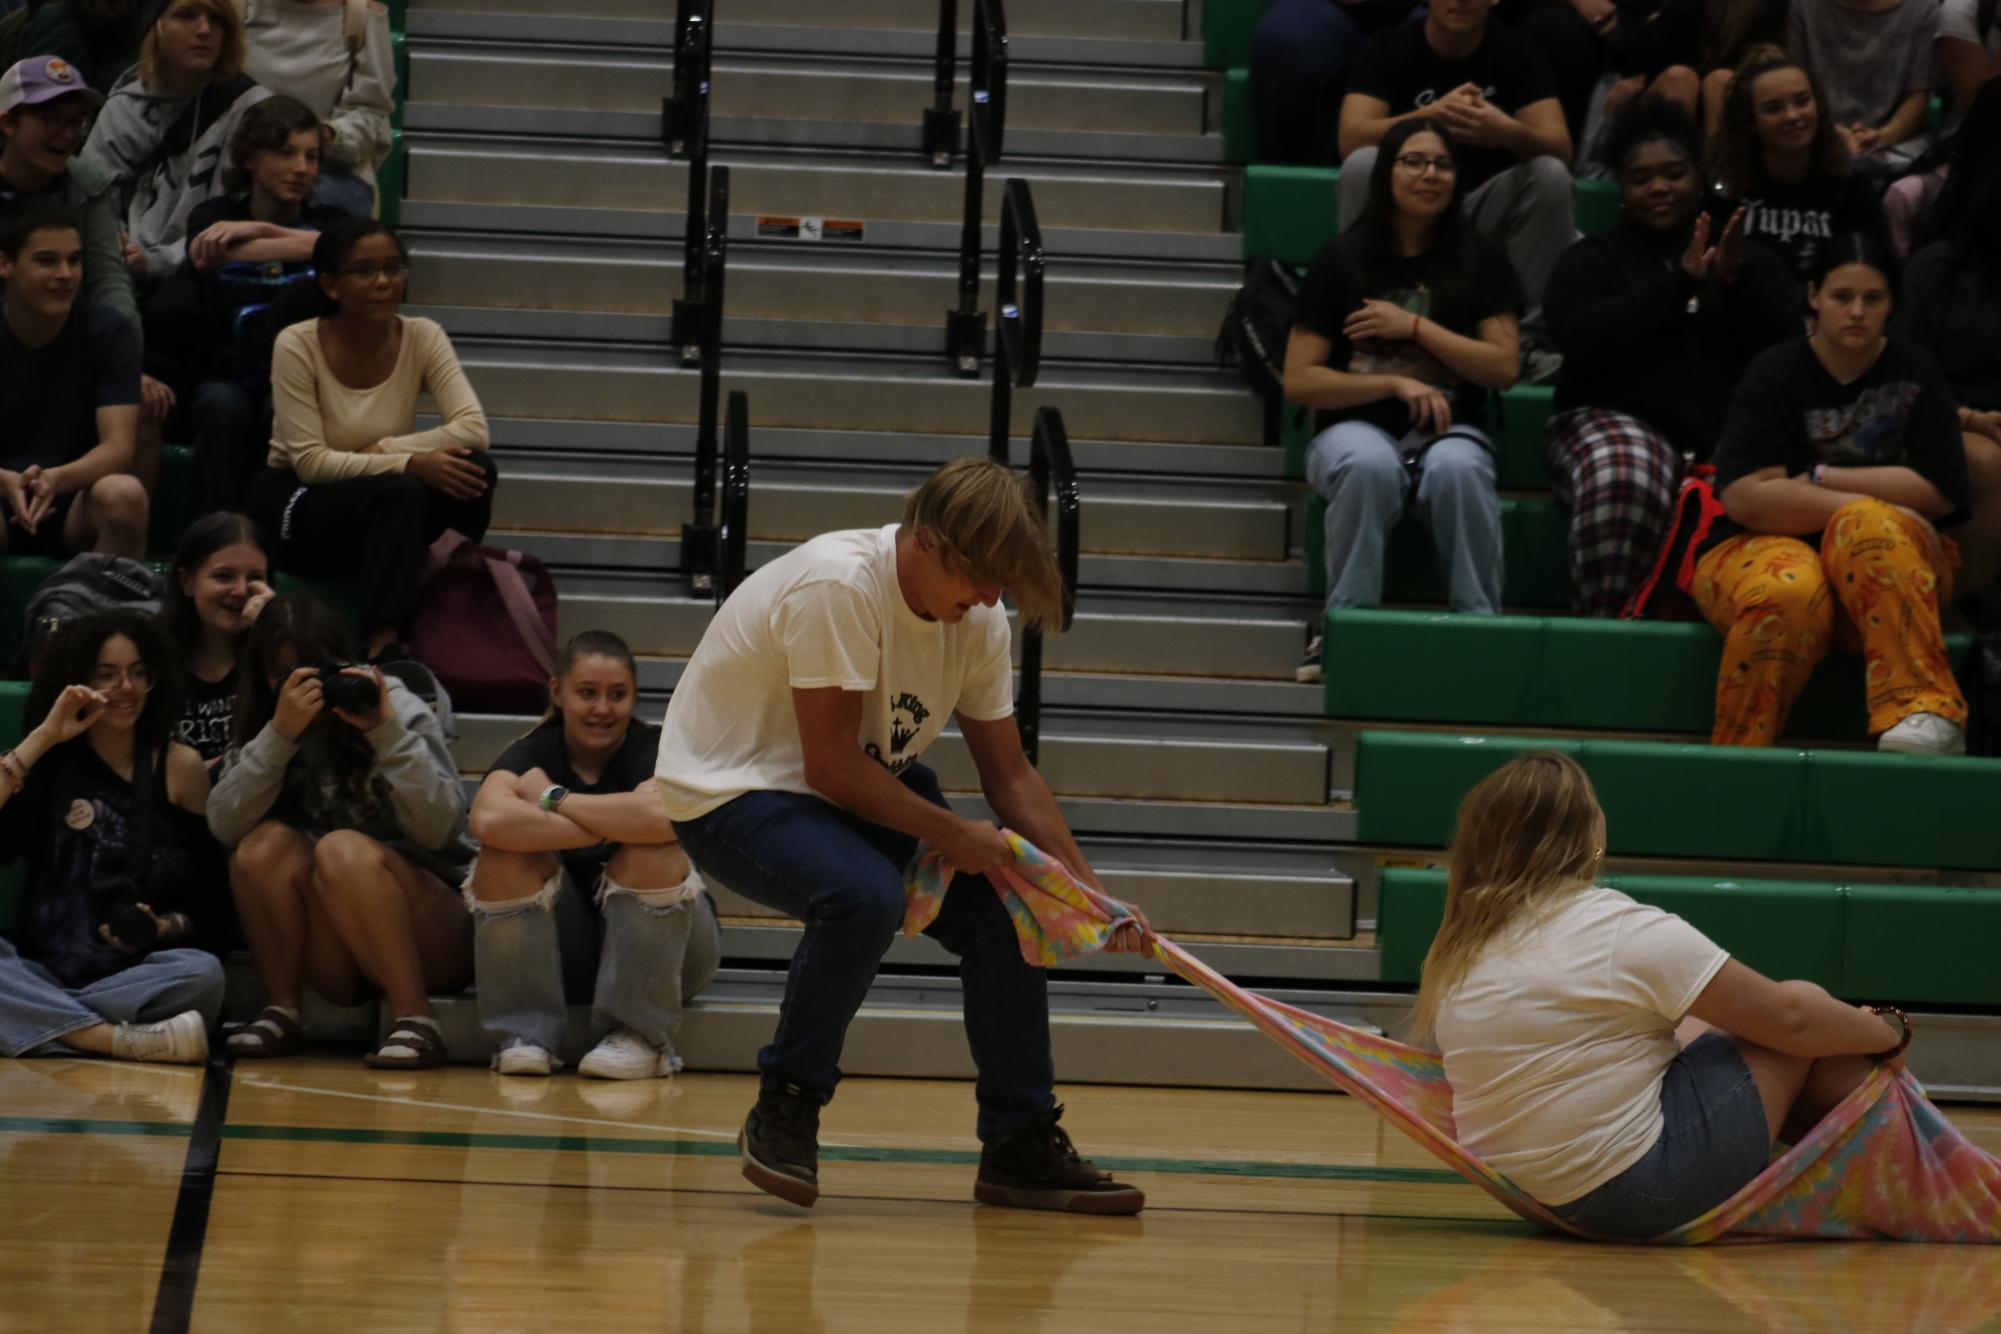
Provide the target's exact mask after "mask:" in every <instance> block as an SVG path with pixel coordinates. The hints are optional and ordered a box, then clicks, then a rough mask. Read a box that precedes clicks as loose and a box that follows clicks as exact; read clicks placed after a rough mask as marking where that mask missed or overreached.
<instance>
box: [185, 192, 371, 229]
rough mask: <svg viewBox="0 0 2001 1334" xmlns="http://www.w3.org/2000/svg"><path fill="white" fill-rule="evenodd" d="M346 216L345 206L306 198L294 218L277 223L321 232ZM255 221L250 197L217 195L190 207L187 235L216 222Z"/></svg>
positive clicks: (209, 226)
mask: <svg viewBox="0 0 2001 1334" xmlns="http://www.w3.org/2000/svg"><path fill="white" fill-rule="evenodd" d="M349 216H351V215H350V214H349V213H348V212H347V211H346V210H345V209H338V208H334V207H332V206H331V205H328V204H315V203H312V202H311V201H310V200H309V201H307V203H306V206H305V208H304V209H303V210H301V211H300V213H299V216H298V218H297V220H296V221H293V222H286V223H280V224H279V225H280V226H282V227H290V228H292V229H293V230H295V231H302V232H317V231H324V230H325V229H326V226H327V224H328V223H330V222H332V221H334V219H336V218H345V217H349ZM254 221H256V217H255V215H253V214H252V213H251V212H250V196H248V195H216V196H214V197H213V198H210V199H204V200H202V201H201V203H199V204H196V205H195V206H194V208H192V209H190V210H189V212H188V235H189V236H190V237H195V236H200V235H201V234H202V233H203V232H205V231H207V230H208V229H209V228H211V227H213V226H215V224H217V223H218V222H254Z"/></svg>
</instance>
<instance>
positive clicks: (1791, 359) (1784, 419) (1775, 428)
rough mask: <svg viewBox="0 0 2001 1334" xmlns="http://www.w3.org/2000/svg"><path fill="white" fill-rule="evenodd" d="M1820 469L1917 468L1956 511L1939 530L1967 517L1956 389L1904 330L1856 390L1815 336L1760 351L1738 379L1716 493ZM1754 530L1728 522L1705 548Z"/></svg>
mask: <svg viewBox="0 0 2001 1334" xmlns="http://www.w3.org/2000/svg"><path fill="white" fill-rule="evenodd" d="M1819 463H1825V464H1828V465H1830V466H1832V467H1836V468H1881V467H1906V468H1910V469H1912V470H1913V471H1915V472H1916V473H1918V475H1919V476H1921V477H1923V478H1924V479H1925V480H1926V481H1928V482H1930V483H1931V484H1932V485H1933V486H1935V487H1937V488H1938V489H1939V492H1940V493H1941V494H1942V495H1944V496H1945V498H1946V499H1947V500H1950V501H1951V502H1952V504H1953V508H1954V513H1953V514H1951V515H1948V516H1947V517H1946V518H1944V519H1941V520H1939V521H1938V522H1939V526H1941V527H1945V526H1947V525H1950V524H1953V523H1956V522H1959V521H1960V520H1963V519H1964V518H1965V517H1966V507H1967V503H1968V499H1969V495H1970V488H1969V486H1968V484H1967V479H1966V449H1965V446H1964V444H1963V443H1962V442H1961V439H1960V432H1959V413H1958V408H1957V406H1956V405H1955V404H1954V403H1953V401H1952V391H1951V390H1950V389H1949V388H1947V386H1946V383H1945V375H1944V373H1943V372H1941V371H1940V370H1939V368H1938V363H1937V362H1935V361H1933V360H1932V359H1931V357H1930V356H1929V355H1927V354H1926V353H1925V352H1924V350H1923V349H1921V348H1919V347H1917V346H1916V345H1915V344H1913V343H1910V342H1908V341H1906V340H1905V339H1903V338H1900V337H1898V336H1896V335H1894V334H1892V335H1891V336H1890V338H1889V339H1888V341H1887V343H1886V344H1885V346H1884V348H1883V352H1882V355H1881V356H1879V357H1877V358H1876V364H1875V365H1873V366H1871V367H1870V368H1869V369H1868V370H1867V371H1865V372H1863V374H1862V377H1861V378H1860V379H1858V380H1856V381H1855V382H1854V383H1852V384H1842V383H1841V382H1840V381H1839V380H1837V379H1835V378H1834V377H1833V376H1832V375H1830V374H1828V372H1827V367H1825V366H1823V365H1822V364H1821V361H1820V358H1819V357H1817V356H1815V355H1814V351H1813V346H1812V344H1811V343H1810V342H1809V341H1808V340H1807V339H1805V338H1795V339H1793V340H1792V341H1790V342H1787V343H1781V344H1780V345H1779V346H1777V347H1774V348H1771V349H1768V350H1767V351H1765V352H1764V353H1762V354H1760V356H1759V357H1758V359H1757V360H1756V361H1753V362H1752V363H1751V365H1750V368H1749V369H1748V370H1746V371H1745V372H1744V378H1743V379H1742V380H1740V381H1739V382H1738V384H1737V392H1736V394H1735V395H1734V396H1732V398H1731V400H1730V415H1729V418H1728V420H1727V421H1725V423H1724V426H1723V439H1722V440H1721V441H1720V442H1718V444H1717V446H1716V493H1717V494H1718V495H1722V494H1723V492H1724V491H1726V490H1728V489H1729V487H1730V484H1731V483H1732V482H1735V481H1737V480H1739V479H1740V478H1743V477H1747V476H1749V475H1750V474H1752V473H1754V472H1757V471H1758V470H1759V469H1761V468H1770V467H1775V466H1777V467H1783V468H1784V469H1785V470H1786V476H1788V477H1797V476H1799V475H1801V474H1802V473H1809V472H1811V471H1812V470H1813V467H1814V465H1815V464H1819ZM1744 531H1745V530H1744V529H1743V528H1741V527H1739V526H1738V525H1737V524H1734V523H1732V522H1731V521H1730V520H1729V519H1719V520H1717V522H1716V526H1715V528H1714V529H1713V530H1712V531H1711V536H1710V540H1709V542H1708V543H1706V544H1705V545H1706V546H1714V545H1716V543H1718V542H1721V541H1723V540H1724V539H1726V538H1730V537H1736V536H1738V535H1739V534H1741V533H1742V532H1744ZM1792 536H1796V537H1802V538H1807V539H1810V540H1818V538H1819V534H1818V533H1811V532H1809V533H1796V534H1792Z"/></svg>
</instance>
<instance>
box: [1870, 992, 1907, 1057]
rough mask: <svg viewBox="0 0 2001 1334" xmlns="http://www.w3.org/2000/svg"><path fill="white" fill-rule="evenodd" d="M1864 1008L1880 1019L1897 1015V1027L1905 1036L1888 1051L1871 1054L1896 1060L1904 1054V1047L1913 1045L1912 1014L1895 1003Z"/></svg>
mask: <svg viewBox="0 0 2001 1334" xmlns="http://www.w3.org/2000/svg"><path fill="white" fill-rule="evenodd" d="M1862 1008H1863V1009H1865V1010H1867V1011H1868V1012H1869V1013H1870V1014H1873V1015H1875V1016H1876V1017H1877V1018H1879V1019H1881V1018H1886V1017H1889V1016H1895V1017H1896V1020H1897V1027H1898V1028H1899V1029H1901V1030H1902V1031H1903V1037H1902V1038H1900V1039H1899V1040H1898V1042H1897V1045H1896V1046H1894V1047H1892V1048H1890V1050H1888V1051H1878V1052H1871V1053H1870V1055H1871V1056H1873V1057H1874V1058H1875V1059H1876V1060H1879V1061H1894V1060H1896V1059H1897V1058H1898V1057H1899V1056H1902V1055H1903V1054H1904V1048H1906V1047H1908V1046H1910V1045H1911V1016H1909V1015H1907V1014H1905V1013H1904V1012H1903V1011H1902V1010H1900V1009H1898V1008H1897V1007H1896V1006H1894V1005H1865V1006H1863V1007H1862Z"/></svg>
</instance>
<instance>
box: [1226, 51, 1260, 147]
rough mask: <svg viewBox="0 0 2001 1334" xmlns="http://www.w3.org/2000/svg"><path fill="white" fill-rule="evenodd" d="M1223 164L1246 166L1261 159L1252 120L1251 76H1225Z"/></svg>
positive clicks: (1236, 71) (1231, 73) (1238, 73)
mask: <svg viewBox="0 0 2001 1334" xmlns="http://www.w3.org/2000/svg"><path fill="white" fill-rule="evenodd" d="M1222 130H1223V161H1225V162H1233V163H1238V164H1241V163H1245V162H1249V161H1251V160H1252V159H1254V158H1256V157H1257V147H1258V146H1257V126H1256V124H1255V123H1254V122H1253V121H1252V119H1251V72H1250V71H1249V70H1247V69H1233V70H1226V71H1225V72H1224V74H1223V115H1222Z"/></svg>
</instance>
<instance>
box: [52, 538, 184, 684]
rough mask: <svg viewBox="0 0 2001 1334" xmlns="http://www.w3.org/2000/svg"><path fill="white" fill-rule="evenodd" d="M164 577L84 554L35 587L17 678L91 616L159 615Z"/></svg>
mask: <svg viewBox="0 0 2001 1334" xmlns="http://www.w3.org/2000/svg"><path fill="white" fill-rule="evenodd" d="M166 592H167V577H166V576H165V575H163V574H161V573H160V572H159V571H158V570H155V569H153V568H152V567H151V566H149V565H144V564H141V563H140V562H139V561H136V560H133V559H131V558H130V557H127V556H111V555H106V554H105V553H103V552H101V551H89V552H85V553H84V554H83V555H81V556H75V557H72V558H71V559H70V562H69V563H68V564H67V565H65V566H63V567H62V568H61V569H60V570H57V571H56V572H55V573H54V574H52V575H50V576H49V577H48V578H46V579H44V580H42V582H41V583H40V584H38V585H36V586H35V591H34V592H33V593H31V594H29V596H28V610H27V613H26V615H25V616H24V617H23V618H22V623H21V656H20V659H19V660H18V661H17V662H16V664H15V667H16V671H17V674H19V675H27V674H28V672H27V671H25V670H22V669H24V668H30V667H32V666H33V665H34V664H35V663H36V662H39V661H40V660H41V656H42V650H43V649H44V648H45V647H47V645H48V642H49V640H50V639H51V638H52V637H53V636H54V635H55V633H56V631H58V630H60V629H62V628H63V627H64V626H65V625H69V624H71V623H72V622H74V621H78V620H81V619H82V618H84V617H85V616H88V615H90V614H91V613H92V612H94V611H103V610H105V609H107V608H111V607H123V608H126V609H127V610H130V611H136V612H143V613H144V614H146V615H148V616H157V615H159V614H160V606H161V600H162V599H163V598H164V597H165V596H166Z"/></svg>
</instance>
